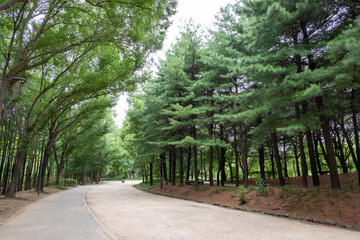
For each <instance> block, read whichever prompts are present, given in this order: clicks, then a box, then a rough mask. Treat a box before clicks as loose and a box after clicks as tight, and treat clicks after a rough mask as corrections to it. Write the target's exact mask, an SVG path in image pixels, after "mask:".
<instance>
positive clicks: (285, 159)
mask: <svg viewBox="0 0 360 240" xmlns="http://www.w3.org/2000/svg"><path fill="white" fill-rule="evenodd" d="M283 147H284V151H283V154H284V175H285V177H287V178H288V177H289V174H288V169H287V156H286V137H285V136H284V138H283Z"/></svg>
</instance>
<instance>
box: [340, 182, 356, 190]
mask: <svg viewBox="0 0 360 240" xmlns="http://www.w3.org/2000/svg"><path fill="white" fill-rule="evenodd" d="M343 189H344V190H348V191H351V190H360V185H359V184H357V182H355V181H353V182H351V183H348V184H344V185H343Z"/></svg>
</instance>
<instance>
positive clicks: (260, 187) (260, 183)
mask: <svg viewBox="0 0 360 240" xmlns="http://www.w3.org/2000/svg"><path fill="white" fill-rule="evenodd" d="M266 190H267V184H266V181H265V180H264V179H262V178H258V179H257V180H256V195H258V196H265V195H267V191H266Z"/></svg>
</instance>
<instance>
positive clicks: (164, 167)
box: [161, 153, 168, 185]
mask: <svg viewBox="0 0 360 240" xmlns="http://www.w3.org/2000/svg"><path fill="white" fill-rule="evenodd" d="M161 157H162V166H163V176H164V179H165V183H166V185H168V178H167V171H166V155H165V153H163V154H161Z"/></svg>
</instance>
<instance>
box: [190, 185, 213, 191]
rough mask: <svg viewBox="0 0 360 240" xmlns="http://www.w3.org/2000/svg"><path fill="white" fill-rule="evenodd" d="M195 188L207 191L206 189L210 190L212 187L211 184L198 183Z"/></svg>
mask: <svg viewBox="0 0 360 240" xmlns="http://www.w3.org/2000/svg"><path fill="white" fill-rule="evenodd" d="M194 189H195V190H196V191H206V190H209V189H210V186H209V185H200V184H199V185H197V186H194Z"/></svg>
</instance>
